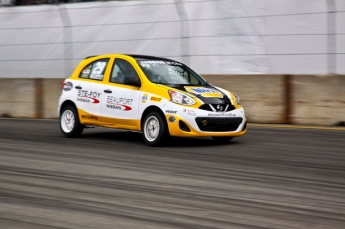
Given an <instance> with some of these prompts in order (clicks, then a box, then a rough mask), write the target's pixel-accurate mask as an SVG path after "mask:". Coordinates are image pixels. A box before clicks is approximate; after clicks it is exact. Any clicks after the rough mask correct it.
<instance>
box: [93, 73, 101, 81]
mask: <svg viewBox="0 0 345 229" xmlns="http://www.w3.org/2000/svg"><path fill="white" fill-rule="evenodd" d="M90 79H95V80H102V79H103V75H100V74H93V75H91V76H90Z"/></svg>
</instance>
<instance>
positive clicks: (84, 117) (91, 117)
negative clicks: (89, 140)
mask: <svg viewBox="0 0 345 229" xmlns="http://www.w3.org/2000/svg"><path fill="white" fill-rule="evenodd" d="M81 118H82V119H93V120H98V117H97V116H95V115H82V116H81Z"/></svg>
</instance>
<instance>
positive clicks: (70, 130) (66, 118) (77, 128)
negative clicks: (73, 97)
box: [59, 106, 84, 138]
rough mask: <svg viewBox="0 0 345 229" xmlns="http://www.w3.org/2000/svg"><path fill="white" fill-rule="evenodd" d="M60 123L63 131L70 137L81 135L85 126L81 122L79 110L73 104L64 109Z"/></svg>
mask: <svg viewBox="0 0 345 229" xmlns="http://www.w3.org/2000/svg"><path fill="white" fill-rule="evenodd" d="M73 120H74V121H73ZM59 123H60V129H61V132H62V133H63V134H64V135H65V136H66V137H69V138H75V137H79V136H80V135H81V133H82V132H83V130H84V126H83V125H82V124H80V121H79V116H78V112H77V110H76V109H75V108H74V107H72V106H67V107H65V108H63V109H62V111H61V114H60V122H59Z"/></svg>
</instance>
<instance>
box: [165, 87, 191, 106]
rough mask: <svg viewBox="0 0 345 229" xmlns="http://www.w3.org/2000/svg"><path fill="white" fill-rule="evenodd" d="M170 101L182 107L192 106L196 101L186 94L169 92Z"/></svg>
mask: <svg viewBox="0 0 345 229" xmlns="http://www.w3.org/2000/svg"><path fill="white" fill-rule="evenodd" d="M168 92H169V95H170V101H171V102H174V103H178V104H182V105H194V104H196V101H195V100H194V99H192V98H191V97H189V96H188V95H186V94H183V93H181V92H178V91H173V90H169V91H168Z"/></svg>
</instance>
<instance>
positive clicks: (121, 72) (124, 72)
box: [109, 58, 140, 84]
mask: <svg viewBox="0 0 345 229" xmlns="http://www.w3.org/2000/svg"><path fill="white" fill-rule="evenodd" d="M126 78H134V79H137V80H138V82H140V78H139V76H138V73H137V72H136V71H135V69H134V67H133V66H132V64H131V63H129V62H128V61H126V60H123V59H118V58H116V59H115V63H114V66H113V70H112V72H111V77H110V80H109V81H110V82H112V83H119V84H124V82H125V79H126Z"/></svg>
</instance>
